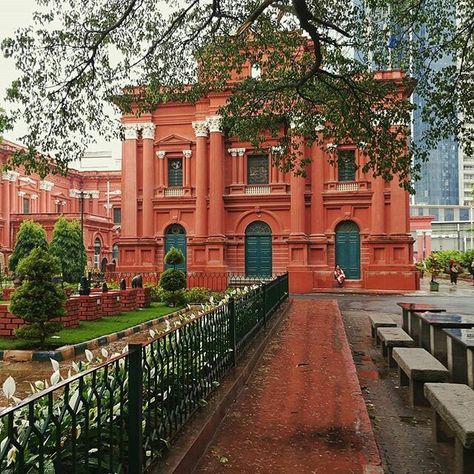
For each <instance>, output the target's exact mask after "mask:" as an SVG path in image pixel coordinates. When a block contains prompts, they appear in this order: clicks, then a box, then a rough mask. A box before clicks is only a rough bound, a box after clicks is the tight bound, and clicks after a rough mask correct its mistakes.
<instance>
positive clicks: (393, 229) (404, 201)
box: [390, 175, 409, 234]
mask: <svg viewBox="0 0 474 474" xmlns="http://www.w3.org/2000/svg"><path fill="white" fill-rule="evenodd" d="M408 209H409V197H408V193H407V192H406V191H405V190H404V189H403V188H401V187H400V180H399V178H398V175H395V176H394V177H393V179H392V181H391V182H390V233H391V234H407V233H408V232H409V220H408V216H407V215H408V212H407V211H408Z"/></svg>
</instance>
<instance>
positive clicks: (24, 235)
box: [8, 219, 48, 272]
mask: <svg viewBox="0 0 474 474" xmlns="http://www.w3.org/2000/svg"><path fill="white" fill-rule="evenodd" d="M33 249H41V250H48V241H47V240H46V231H45V230H44V228H43V226H42V225H41V224H38V223H37V222H34V221H32V220H29V219H28V220H25V221H23V222H22V223H21V224H20V229H19V230H18V234H17V235H16V242H15V248H14V249H13V252H12V254H11V256H10V259H9V261H8V268H9V269H10V271H12V272H15V270H16V269H17V266H18V263H19V262H20V260H21V259H22V258H25V257H28V255H29V254H30V252H31V251H32V250H33Z"/></svg>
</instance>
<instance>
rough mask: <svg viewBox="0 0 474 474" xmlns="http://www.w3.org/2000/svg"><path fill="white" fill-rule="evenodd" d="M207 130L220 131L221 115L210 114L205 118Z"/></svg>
mask: <svg viewBox="0 0 474 474" xmlns="http://www.w3.org/2000/svg"><path fill="white" fill-rule="evenodd" d="M206 122H207V126H208V127H209V132H210V133H212V132H222V116H221V115H210V116H209V117H207V118H206Z"/></svg>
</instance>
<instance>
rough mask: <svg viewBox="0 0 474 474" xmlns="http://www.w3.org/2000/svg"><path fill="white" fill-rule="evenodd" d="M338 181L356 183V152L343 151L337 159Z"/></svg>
mask: <svg viewBox="0 0 474 474" xmlns="http://www.w3.org/2000/svg"><path fill="white" fill-rule="evenodd" d="M337 167H338V181H355V174H356V160H355V150H341V151H339V153H338V158H337Z"/></svg>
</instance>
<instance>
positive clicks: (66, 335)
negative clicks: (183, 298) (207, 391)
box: [0, 303, 180, 350]
mask: <svg viewBox="0 0 474 474" xmlns="http://www.w3.org/2000/svg"><path fill="white" fill-rule="evenodd" d="M178 309H180V308H169V307H168V306H165V305H164V304H163V303H152V304H151V307H150V308H143V309H140V310H136V311H129V312H127V313H121V314H119V315H117V316H106V317H104V318H101V319H97V320H96V321H81V323H80V324H79V326H78V327H75V328H68V329H63V330H62V331H60V332H59V333H58V334H57V336H59V338H54V339H49V340H48V344H54V345H60V346H64V345H69V344H78V343H80V342H85V341H89V340H90V339H95V338H97V337H101V336H105V335H107V334H111V333H114V332H117V331H122V330H123V329H127V328H130V327H132V326H136V325H137V324H140V323H143V322H145V321H150V320H151V319H156V318H159V317H160V316H164V315H165V314H169V313H173V312H174V311H177V310H178ZM30 348H32V343H31V342H30V341H25V340H21V339H7V338H0V350H2V349H4V350H5V349H30Z"/></svg>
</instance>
